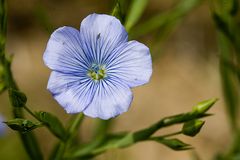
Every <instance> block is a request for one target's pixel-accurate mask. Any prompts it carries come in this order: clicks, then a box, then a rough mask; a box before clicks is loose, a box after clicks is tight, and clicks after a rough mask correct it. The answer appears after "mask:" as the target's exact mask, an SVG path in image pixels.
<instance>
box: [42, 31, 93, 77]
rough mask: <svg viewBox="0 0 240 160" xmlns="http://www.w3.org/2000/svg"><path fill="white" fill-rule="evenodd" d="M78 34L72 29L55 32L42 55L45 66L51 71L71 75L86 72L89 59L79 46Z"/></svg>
mask: <svg viewBox="0 0 240 160" xmlns="http://www.w3.org/2000/svg"><path fill="white" fill-rule="evenodd" d="M79 38H80V33H79V31H78V30H77V29H74V28H72V27H61V28H59V29H57V30H55V31H54V32H53V33H52V35H51V37H50V39H49V41H48V44H47V48H46V50H45V52H44V55H43V60H44V62H45V64H46V65H47V66H48V67H49V68H50V69H52V70H55V71H59V72H63V73H73V72H77V73H78V72H79V71H82V70H87V68H88V66H89V65H90V64H89V61H91V60H89V57H88V56H87V55H85V53H84V52H83V50H82V49H81V46H80V39H79Z"/></svg>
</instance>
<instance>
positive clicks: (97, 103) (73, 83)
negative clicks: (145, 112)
mask: <svg viewBox="0 0 240 160" xmlns="http://www.w3.org/2000/svg"><path fill="white" fill-rule="evenodd" d="M43 59H44V62H45V64H46V65H47V66H48V67H49V68H50V69H51V70H53V71H52V73H51V75H50V78H49V81H48V86H47V88H48V90H49V91H50V92H51V93H52V95H53V97H54V98H55V99H56V101H57V102H58V103H59V104H60V105H61V106H62V107H63V108H64V109H65V110H66V112H67V113H79V112H83V113H84V114H85V115H87V116H90V117H93V118H95V117H98V118H101V119H109V118H112V117H115V116H117V115H119V114H121V113H123V112H126V111H127V110H128V108H129V106H130V104H131V102H132V99H133V95H132V92H131V88H132V87H136V86H139V85H143V84H145V83H147V82H148V81H149V79H150V77H151V74H152V61H151V56H150V52H149V49H148V47H146V46H145V45H144V44H142V43H139V42H137V41H128V34H127V32H126V30H125V29H124V27H123V26H122V24H121V22H120V21H119V20H118V19H116V18H115V17H113V16H109V15H105V14H91V15H89V16H87V17H86V18H85V19H84V20H83V21H82V23H81V26H80V30H77V29H74V28H72V27H66V26H64V27H61V28H58V29H57V30H55V31H54V32H53V33H52V35H51V37H50V39H49V41H48V44H47V47H46V50H45V53H44V56H43Z"/></svg>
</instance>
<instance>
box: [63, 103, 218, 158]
mask: <svg viewBox="0 0 240 160" xmlns="http://www.w3.org/2000/svg"><path fill="white" fill-rule="evenodd" d="M216 101H217V99H210V100H206V101H203V102H200V103H198V104H197V105H196V106H195V107H194V108H193V111H191V112H187V113H182V114H178V115H174V116H170V117H166V118H163V119H161V120H160V121H158V122H157V123H155V124H153V125H151V126H150V127H148V128H145V129H142V130H139V131H136V132H133V133H123V134H120V135H116V136H113V135H110V136H109V135H107V136H106V137H105V139H104V141H101V142H102V143H99V144H98V145H95V146H94V147H95V148H94V147H92V148H90V149H89V148H88V147H89V144H88V145H86V147H76V148H73V149H72V150H71V151H69V152H68V153H67V154H66V155H65V156H66V158H77V157H80V158H84V157H85V158H86V157H88V158H89V157H94V156H96V155H98V154H101V153H103V152H105V151H107V150H109V149H114V148H115V149H116V148H125V147H129V146H131V145H133V144H135V143H137V142H141V141H148V140H156V139H157V140H158V141H159V142H160V139H162V143H164V145H167V146H169V147H170V148H171V147H172V148H174V147H175V148H174V149H176V150H177V148H178V147H179V148H178V150H181V149H183V150H184V149H190V148H191V147H190V146H189V145H187V144H185V143H183V142H182V143H181V141H180V140H176V139H166V138H165V136H161V138H160V137H151V136H152V135H153V134H154V133H155V132H156V131H158V130H159V129H162V128H164V127H168V126H171V125H175V124H181V123H185V122H190V121H193V120H197V119H199V118H203V117H206V116H209V114H207V113H206V112H207V111H208V110H209V109H210V108H211V107H212V106H213V104H214V103H215V102H216ZM192 129H193V131H192V132H196V128H192ZM199 130H200V129H199ZM180 133H181V132H180ZM181 145H182V147H180V146H181Z"/></svg>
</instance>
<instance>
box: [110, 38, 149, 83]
mask: <svg viewBox="0 0 240 160" xmlns="http://www.w3.org/2000/svg"><path fill="white" fill-rule="evenodd" d="M106 66H107V74H108V76H109V77H116V78H120V79H121V80H122V81H124V82H125V83H126V84H127V85H128V86H129V87H136V86H139V85H143V84H145V83H147V82H148V81H149V79H150V77H151V75H152V60H151V55H150V52H149V48H148V47H147V46H145V45H144V44H142V43H139V42H137V41H129V42H128V43H125V44H123V45H121V46H119V47H118V48H116V49H115V50H114V52H113V53H112V54H111V55H110V56H109V57H108V59H107V61H106Z"/></svg>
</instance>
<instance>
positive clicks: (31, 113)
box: [23, 106, 41, 122]
mask: <svg viewBox="0 0 240 160" xmlns="http://www.w3.org/2000/svg"><path fill="white" fill-rule="evenodd" d="M23 108H24V109H25V110H26V111H27V112H28V113H29V114H30V115H31V116H33V117H34V118H35V119H36V120H38V121H39V122H41V120H39V118H38V117H37V116H36V115H35V114H34V113H33V112H32V111H31V110H30V109H29V108H28V107H27V106H23Z"/></svg>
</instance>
